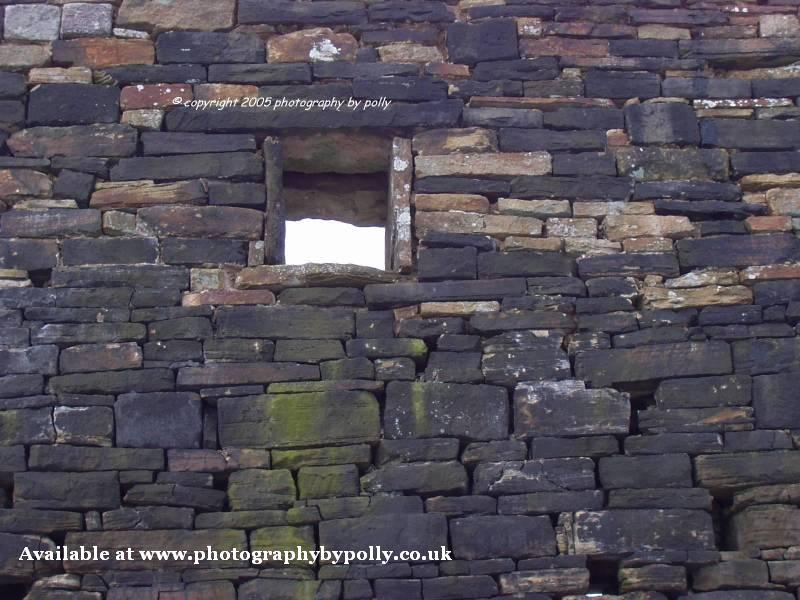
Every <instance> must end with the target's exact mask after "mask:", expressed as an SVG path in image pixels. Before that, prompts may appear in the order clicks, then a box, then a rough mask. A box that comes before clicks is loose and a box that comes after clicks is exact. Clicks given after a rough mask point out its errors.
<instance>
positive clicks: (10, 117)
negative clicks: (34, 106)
mask: <svg viewBox="0 0 800 600" xmlns="http://www.w3.org/2000/svg"><path fill="white" fill-rule="evenodd" d="M0 125H2V126H3V127H5V128H7V129H17V128H19V127H23V126H24V125H25V104H24V103H23V102H18V101H16V100H0Z"/></svg>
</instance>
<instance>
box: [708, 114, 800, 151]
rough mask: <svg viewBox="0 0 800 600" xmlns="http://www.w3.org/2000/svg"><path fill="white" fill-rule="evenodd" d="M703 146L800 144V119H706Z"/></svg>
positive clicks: (749, 147) (775, 147)
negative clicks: (799, 120)
mask: <svg viewBox="0 0 800 600" xmlns="http://www.w3.org/2000/svg"><path fill="white" fill-rule="evenodd" d="M700 131H701V133H702V136H703V146H711V147H720V148H740V149H743V150H790V149H794V148H798V147H800V122H796V121H783V120H780V121H779V120H772V119H756V120H751V119H703V121H702V123H701V124H700Z"/></svg>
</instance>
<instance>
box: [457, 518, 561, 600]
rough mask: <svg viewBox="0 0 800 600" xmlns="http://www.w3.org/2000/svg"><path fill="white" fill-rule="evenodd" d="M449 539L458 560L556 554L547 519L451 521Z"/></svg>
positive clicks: (553, 538)
mask: <svg viewBox="0 0 800 600" xmlns="http://www.w3.org/2000/svg"><path fill="white" fill-rule="evenodd" d="M450 538H451V543H452V547H453V555H454V556H455V557H456V558H457V559H465V560H480V559H488V558H496V557H501V556H508V557H511V558H528V557H534V556H548V555H553V554H555V553H556V541H555V533H554V532H553V526H552V525H551V523H550V519H549V518H548V517H546V516H540V517H528V516H500V515H497V516H494V515H487V516H470V517H466V518H464V519H454V520H453V521H451V522H450ZM448 597H449V596H448Z"/></svg>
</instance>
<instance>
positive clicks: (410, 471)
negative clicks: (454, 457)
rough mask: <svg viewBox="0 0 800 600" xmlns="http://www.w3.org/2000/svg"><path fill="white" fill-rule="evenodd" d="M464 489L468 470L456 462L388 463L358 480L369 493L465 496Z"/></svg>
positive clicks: (466, 483) (465, 489)
mask: <svg viewBox="0 0 800 600" xmlns="http://www.w3.org/2000/svg"><path fill="white" fill-rule="evenodd" d="M467 487H468V476H467V471H466V469H464V466H463V465H462V464H461V463H460V462H458V461H448V462H414V463H406V464H387V465H383V466H381V467H380V468H379V469H376V470H374V471H370V472H369V473H367V474H366V475H364V476H363V477H362V478H361V488H362V489H363V490H364V491H365V492H366V493H368V494H376V493H384V492H386V493H392V492H405V493H409V494H420V495H422V494H425V495H429V494H464V493H466V491H467Z"/></svg>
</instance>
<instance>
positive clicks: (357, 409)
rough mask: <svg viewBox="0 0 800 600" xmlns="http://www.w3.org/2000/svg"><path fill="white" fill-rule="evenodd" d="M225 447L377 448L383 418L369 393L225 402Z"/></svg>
mask: <svg viewBox="0 0 800 600" xmlns="http://www.w3.org/2000/svg"><path fill="white" fill-rule="evenodd" d="M218 412H219V417H218V418H219V437H220V444H221V445H222V446H223V447H225V446H233V447H240V448H293V447H303V446H305V447H313V446H325V445H331V446H339V445H347V444H356V443H362V442H376V441H377V440H378V437H379V432H380V414H379V408H378V402H377V400H376V399H375V396H373V395H372V394H370V393H368V392H353V391H335V392H334V391H331V392H315V393H304V394H268V395H265V396H257V397H248V398H220V400H219V402H218Z"/></svg>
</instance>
